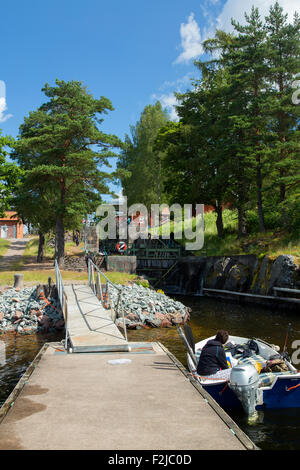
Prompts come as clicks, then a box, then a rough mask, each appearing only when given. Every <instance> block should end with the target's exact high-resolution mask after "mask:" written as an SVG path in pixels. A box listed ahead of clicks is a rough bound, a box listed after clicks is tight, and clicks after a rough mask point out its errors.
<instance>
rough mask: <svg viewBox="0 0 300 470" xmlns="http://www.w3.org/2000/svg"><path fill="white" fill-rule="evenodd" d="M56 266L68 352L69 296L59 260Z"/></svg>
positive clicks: (55, 263) (56, 279)
mask: <svg viewBox="0 0 300 470" xmlns="http://www.w3.org/2000/svg"><path fill="white" fill-rule="evenodd" d="M54 266H55V281H56V289H57V294H58V299H59V302H60V307H61V310H62V313H63V315H64V317H65V331H66V334H65V350H66V351H67V350H68V306H67V295H66V292H65V286H64V283H63V280H62V277H61V273H60V269H59V266H58V263H57V260H55V262H54Z"/></svg>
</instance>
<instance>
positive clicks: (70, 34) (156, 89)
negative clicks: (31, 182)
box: [0, 0, 299, 139]
mask: <svg viewBox="0 0 300 470" xmlns="http://www.w3.org/2000/svg"><path fill="white" fill-rule="evenodd" d="M272 3H273V2H272V0H253V1H248V0H202V1H201V0H198V1H195V0H185V1H183V0H151V1H149V0H147V1H146V0H127V1H126V2H124V1H121V0H112V1H110V2H104V1H101V0H85V1H82V0H81V1H78V0H72V1H71V0H59V1H58V0H48V1H47V2H41V1H40V0H26V2H25V1H24V0H11V1H10V2H5V3H4V2H2V5H1V64H0V128H1V129H2V132H3V134H8V135H12V136H14V137H16V136H17V134H18V129H19V126H20V124H21V123H22V121H23V118H24V116H25V115H27V114H28V113H29V111H31V110H34V109H36V108H37V107H38V106H39V105H41V103H42V102H43V101H44V98H45V97H44V95H43V93H42V92H41V88H42V87H43V85H44V84H45V83H46V82H48V83H50V84H54V81H55V79H56V78H59V79H63V80H80V81H82V82H83V83H84V84H85V85H86V86H87V88H88V90H89V91H90V92H91V93H92V94H93V95H94V96H95V97H100V96H106V97H107V98H109V99H110V100H111V102H112V104H113V106H114V108H115V111H113V112H111V113H109V115H107V116H106V117H105V120H104V124H103V128H102V129H103V130H104V131H105V132H108V133H112V134H116V135H117V136H118V137H120V138H121V139H123V138H124V136H125V134H126V133H129V126H130V125H131V124H135V123H136V121H137V120H138V119H139V116H140V113H141V112H142V110H143V109H144V107H145V106H146V105H148V104H150V103H154V102H155V101H156V100H157V99H160V100H161V102H162V104H163V105H164V106H168V109H169V111H170V113H171V116H172V117H173V118H174V119H176V115H175V112H174V108H173V107H172V106H173V105H174V104H175V99H174V95H173V93H174V91H175V90H176V91H184V90H186V89H187V88H188V87H189V83H190V82H189V80H190V78H191V77H193V78H196V77H197V76H198V73H197V70H196V69H195V67H194V65H193V60H194V59H196V58H199V57H200V56H201V54H202V47H201V42H202V41H203V39H205V38H207V37H208V36H211V35H213V32H214V30H215V28H216V26H218V27H221V28H224V29H227V30H230V28H231V26H230V18H231V16H234V18H237V19H238V20H240V21H242V20H243V13H244V11H245V10H246V11H249V10H250V9H251V6H252V4H255V6H259V7H260V9H261V11H262V13H266V12H267V10H268V7H269V6H270V4H272ZM280 3H281V4H282V6H283V7H284V9H285V11H286V12H288V13H289V14H292V12H293V11H295V10H296V9H297V8H298V10H299V0H282V1H281V2H280ZM4 85H5V87H4ZM4 88H5V89H6V90H5V89H4Z"/></svg>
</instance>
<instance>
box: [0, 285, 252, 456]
mask: <svg viewBox="0 0 300 470" xmlns="http://www.w3.org/2000/svg"><path fill="white" fill-rule="evenodd" d="M66 295H67V312H68V313H67V315H68V319H67V320H68V321H67V324H68V334H69V344H70V347H69V349H68V350H67V351H66V350H65V348H64V347H62V346H61V344H58V343H48V344H46V345H44V347H43V348H42V349H41V351H40V352H39V354H38V355H37V357H36V358H35V360H34V361H33V362H32V364H31V365H30V366H29V368H28V369H27V371H26V372H25V374H24V375H23V376H22V378H21V379H20V381H19V383H18V384H17V386H16V387H15V389H14V390H13V392H12V393H11V395H10V396H9V397H8V399H7V400H6V402H5V403H4V405H3V406H2V408H1V409H0V449H24V450H59V449H65V450H69V449H72V450H88V449H95V450H156V449H160V450H180V449H184V450H225V449H226V450H243V449H256V446H255V445H254V444H253V442H252V441H251V440H250V439H249V438H248V437H247V436H246V434H244V433H243V432H242V430H241V429H239V428H238V426H237V425H236V424H235V423H234V421H233V420H232V419H231V418H230V417H229V416H228V415H227V414H226V413H225V412H224V410H223V409H222V408H220V407H219V406H218V405H217V404H216V402H214V400H213V399H212V398H211V397H210V395H209V394H207V393H206V392H205V390H204V389H203V388H202V387H201V386H200V384H199V383H198V382H197V381H196V380H195V379H194V378H193V377H192V376H191V375H190V374H189V373H188V371H187V370H186V369H185V368H184V367H183V365H182V364H181V363H180V362H179V361H178V360H177V359H176V358H175V357H174V356H173V355H172V354H171V353H170V352H169V351H168V350H167V349H166V348H165V347H164V345H162V344H160V343H151V342H148V343H132V342H128V341H126V340H125V338H124V337H123V335H122V334H121V333H120V331H119V330H118V328H117V327H116V326H115V325H114V323H113V321H112V320H111V318H109V316H108V312H107V311H105V309H104V308H103V306H102V305H101V303H100V302H99V300H98V298H97V296H96V295H95V294H94V292H93V290H92V289H91V288H90V287H89V286H82V285H81V286H76V285H73V286H70V287H69V288H68V289H67V292H66ZM65 311H66V310H65Z"/></svg>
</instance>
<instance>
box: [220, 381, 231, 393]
mask: <svg viewBox="0 0 300 470" xmlns="http://www.w3.org/2000/svg"><path fill="white" fill-rule="evenodd" d="M228 385H229V380H227V383H226V385H225V387H224V388H223V390H221V391H220V392H219V395H222V394H223V393H224V392H225V390H226V388H227V387H228Z"/></svg>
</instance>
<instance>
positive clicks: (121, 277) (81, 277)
mask: <svg viewBox="0 0 300 470" xmlns="http://www.w3.org/2000/svg"><path fill="white" fill-rule="evenodd" d="M1 242H3V241H2V240H0V247H2V249H3V252H4V250H6V249H7V247H8V246H9V242H7V243H6V244H5V243H1ZM81 248H83V244H80V245H79V246H78V247H77V246H76V244H75V243H73V242H67V243H66V255H68V256H83V254H84V253H83V250H82V249H81ZM37 251H38V237H32V238H31V239H30V240H29V242H28V243H27V245H26V248H25V251H24V254H23V256H22V257H21V258H20V260H19V261H18V262H16V263H14V264H12V265H11V267H10V270H9V271H0V286H1V285H2V286H4V285H5V286H7V285H13V283H14V274H15V273H16V272H21V273H22V274H23V275H24V283H25V285H26V284H27V285H34V284H46V283H47V281H48V278H49V277H51V278H52V279H53V280H54V281H55V271H54V269H53V268H52V266H53V256H54V250H53V249H52V248H49V247H48V246H47V248H46V250H45V256H44V262H43V263H42V264H41V265H40V264H37V263H36V257H37ZM0 253H1V252H0ZM61 274H62V278H63V280H64V282H66V283H68V282H75V283H76V282H87V281H88V274H87V272H79V271H64V270H62V271H61ZM105 274H106V276H107V277H108V279H109V280H110V281H111V282H113V283H114V284H127V283H128V282H130V281H133V280H135V279H138V276H137V275H136V274H128V273H121V272H109V273H105ZM103 281H104V279H103Z"/></svg>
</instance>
